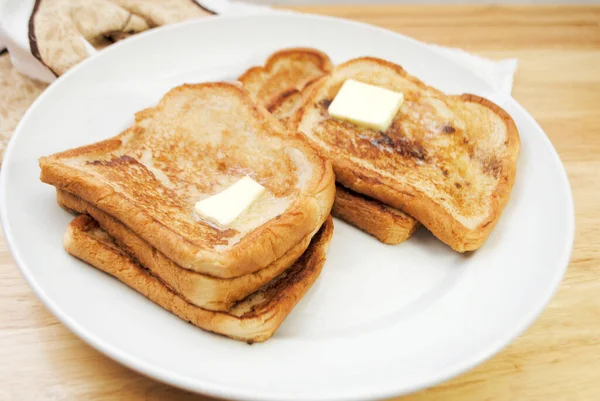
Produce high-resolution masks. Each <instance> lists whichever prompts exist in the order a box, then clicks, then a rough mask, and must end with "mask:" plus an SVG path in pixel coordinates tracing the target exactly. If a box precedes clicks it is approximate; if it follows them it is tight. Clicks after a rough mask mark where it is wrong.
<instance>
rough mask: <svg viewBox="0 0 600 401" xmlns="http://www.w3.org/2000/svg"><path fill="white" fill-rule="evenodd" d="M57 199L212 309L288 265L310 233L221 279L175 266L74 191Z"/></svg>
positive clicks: (248, 291) (188, 297)
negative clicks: (250, 269)
mask: <svg viewBox="0 0 600 401" xmlns="http://www.w3.org/2000/svg"><path fill="white" fill-rule="evenodd" d="M57 200H58V204H59V205H60V206H62V207H63V208H65V209H67V210H71V211H74V212H77V213H82V214H88V215H90V216H91V217H92V218H93V219H94V220H96V221H97V222H98V224H99V225H100V227H102V229H103V230H104V231H106V232H107V233H108V235H110V236H111V237H112V238H113V239H114V240H115V241H116V242H117V243H118V244H119V247H120V248H121V249H122V250H124V251H125V252H126V253H127V254H128V255H130V256H131V257H132V258H133V259H135V260H137V261H139V263H140V264H142V265H143V266H144V267H145V268H146V269H148V270H149V271H150V272H151V273H152V274H153V275H154V276H156V277H157V278H159V279H160V280H161V281H162V282H163V283H164V284H165V285H166V286H168V287H169V288H170V289H171V290H173V291H174V292H176V293H177V294H179V295H180V296H181V297H182V298H183V299H185V300H186V301H187V302H189V303H192V304H194V305H196V306H199V307H201V308H204V309H208V310H215V311H224V310H229V309H230V308H231V307H232V305H233V304H234V303H235V302H236V301H239V300H240V299H243V298H245V297H246V296H248V295H249V294H251V293H253V292H254V291H256V290H257V289H258V288H260V287H261V286H263V285H264V284H265V283H267V282H269V281H270V280H272V279H273V278H274V277H276V276H277V275H279V274H280V273H282V272H283V271H285V270H286V269H287V268H289V267H290V266H292V264H293V263H294V262H295V261H296V260H297V259H298V258H299V257H300V256H301V255H302V253H304V251H305V250H306V248H307V247H308V244H309V243H310V240H311V238H312V234H314V233H311V235H307V236H306V237H304V238H303V239H302V240H301V241H300V242H298V243H297V244H295V245H294V246H293V247H292V248H290V250H289V251H287V252H286V253H285V255H283V256H282V257H281V258H279V259H277V260H276V261H274V262H273V263H271V264H270V265H268V266H267V267H265V268H263V269H260V270H258V271H256V272H254V273H248V274H245V275H243V276H239V277H233V278H228V279H223V278H218V277H212V276H208V275H206V274H202V273H197V272H194V271H191V270H188V269H183V268H181V267H179V266H178V265H177V264H175V263H174V262H173V261H172V260H171V259H169V258H167V257H166V256H165V255H163V254H162V253H161V252H159V251H157V250H156V248H154V247H152V246H151V245H150V244H148V243H147V242H146V241H144V240H143V239H142V238H140V236H139V235H137V234H135V233H134V232H133V231H131V230H130V229H129V228H127V227H126V226H124V225H123V224H122V223H120V222H119V221H118V220H116V219H115V218H114V217H112V216H110V215H108V214H106V213H104V212H103V211H101V210H100V209H98V208H97V207H94V206H92V205H91V204H89V203H88V202H86V201H84V200H83V199H81V198H78V197H77V196H75V195H71V194H70V193H68V192H65V191H61V190H58V191H57ZM319 227H320V226H319ZM315 232H316V231H315Z"/></svg>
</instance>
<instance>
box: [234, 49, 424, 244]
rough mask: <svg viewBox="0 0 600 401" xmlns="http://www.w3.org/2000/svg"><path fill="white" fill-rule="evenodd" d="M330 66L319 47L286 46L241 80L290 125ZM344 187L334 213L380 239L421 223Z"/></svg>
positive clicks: (402, 235) (404, 234)
mask: <svg viewBox="0 0 600 401" xmlns="http://www.w3.org/2000/svg"><path fill="white" fill-rule="evenodd" d="M331 69H332V64H331V61H330V60H329V57H328V56H327V55H326V54H324V53H322V52H320V51H318V50H315V49H305V48H297V49H286V50H281V51H278V52H276V53H274V54H273V55H271V56H270V57H269V58H268V59H267V61H266V62H265V65H264V67H252V68H250V69H249V70H248V71H246V72H245V73H244V74H243V75H242V76H241V77H240V78H238V80H239V81H240V82H242V84H243V85H244V87H246V88H247V89H248V90H249V91H250V92H251V93H252V94H253V96H254V98H255V99H256V100H257V102H259V103H260V104H262V105H263V106H265V108H266V109H267V110H268V111H269V112H271V114H273V116H275V117H276V118H277V119H279V121H281V122H282V123H283V124H284V125H286V126H287V124H288V122H289V120H290V119H291V117H292V116H293V115H294V114H295V113H296V111H297V110H298V109H299V108H300V106H301V105H302V102H303V94H305V93H307V92H309V91H310V85H313V84H314V83H315V82H316V81H317V80H318V78H320V77H322V76H324V75H326V74H328V73H329V72H330V71H331ZM319 71H320V74H319ZM341 190H342V191H343V193H341V194H340V193H339V191H340V189H339V187H338V193H337V194H336V198H335V202H334V207H333V210H332V214H333V215H334V216H335V217H338V218H341V219H342V220H345V221H347V222H348V223H350V224H352V225H354V226H355V227H357V228H359V229H361V230H363V231H365V232H366V233H368V234H371V235H373V236H374V237H376V238H377V239H379V240H380V241H381V242H384V243H386V244H399V243H401V242H403V241H405V240H406V239H408V238H409V237H410V236H411V235H412V233H413V232H414V231H415V230H416V228H417V226H418V222H417V221H416V220H415V219H413V218H412V217H410V216H408V215H407V214H405V213H403V212H401V211H399V210H397V209H394V208H391V207H388V206H386V205H384V204H382V203H381V202H379V201H377V200H375V199H372V198H369V197H367V196H364V195H361V194H357V193H355V192H354V191H352V190H350V189H347V188H346V189H341ZM338 194H339V196H338Z"/></svg>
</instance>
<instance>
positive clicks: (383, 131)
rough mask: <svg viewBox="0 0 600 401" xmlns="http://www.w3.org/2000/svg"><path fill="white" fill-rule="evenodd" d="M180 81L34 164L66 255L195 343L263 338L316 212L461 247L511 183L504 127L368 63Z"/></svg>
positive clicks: (327, 223)
mask: <svg viewBox="0 0 600 401" xmlns="http://www.w3.org/2000/svg"><path fill="white" fill-rule="evenodd" d="M238 81H239V83H241V85H240V84H239V83H225V82H216V83H202V84H193V85H189V84H186V85H183V86H179V87H176V88H174V89H172V90H171V91H169V92H168V93H167V94H166V95H165V96H164V97H163V98H162V99H161V100H160V102H159V103H158V104H157V105H156V106H155V107H153V108H150V109H145V110H142V111H140V112H138V113H137V114H136V115H135V122H134V123H133V125H132V126H131V127H129V128H128V129H126V130H125V131H124V132H122V133H121V134H119V135H117V136H115V137H113V138H110V139H107V140H105V141H102V142H98V143H95V144H92V145H88V146H84V147H80V148H76V149H71V150H67V151H65V152H61V153H57V154H54V155H51V156H48V157H42V158H41V159H40V167H41V180H42V181H44V182H46V183H48V184H50V185H53V186H55V187H56V190H57V198H58V203H59V205H60V206H62V207H63V208H65V209H67V210H70V211H73V212H75V213H78V214H79V216H77V217H75V219H74V220H73V221H72V222H71V223H70V225H69V226H68V228H67V231H66V234H65V236H64V241H63V243H64V247H65V249H66V250H67V251H68V252H69V253H71V254H72V255H74V256H76V257H78V258H80V259H82V260H84V261H86V262H88V263H89V264H91V265H92V266H94V267H96V268H98V269H100V270H102V271H105V272H107V273H108V274H110V275H112V276H115V277H116V278H117V279H118V280H120V281H121V282H123V283H124V284H126V285H127V286H129V287H131V288H133V289H135V290H136V291H138V292H140V293H141V294H143V295H144V296H146V297H147V298H149V299H150V300H152V301H153V302H155V303H157V304H158V305H160V306H162V307H163V308H165V309H167V310H169V311H171V312H172V313H174V314H175V315H177V316H179V317H180V318H182V319H184V320H186V321H189V322H191V323H192V324H194V325H196V326H198V327H200V328H201V329H204V330H207V331H211V332H214V333H218V334H222V335H225V336H228V337H231V338H233V339H237V340H241V341H246V342H249V343H252V342H260V341H265V340H267V339H268V338H270V337H271V336H272V335H273V334H274V333H275V331H276V330H277V328H278V327H279V326H280V324H281V323H282V322H283V320H284V319H285V318H286V317H287V316H288V314H289V313H290V312H291V311H292V309H293V308H294V306H295V305H296V304H297V302H298V301H299V300H300V299H301V298H302V297H303V296H304V294H305V293H306V292H307V291H308V289H309V288H310V287H311V286H312V284H313V283H314V282H315V280H316V279H317V277H318V276H319V273H320V271H321V269H322V268H323V265H324V263H325V256H326V251H327V247H328V245H329V242H330V239H331V237H332V235H333V221H332V218H331V215H333V216H335V217H338V218H340V219H341V220H344V221H346V222H348V223H350V224H351V225H353V226H355V227H357V228H358V229H361V230H362V231H364V232H366V233H368V234H370V235H372V236H374V237H375V238H377V239H378V240H380V241H381V242H383V243H386V244H390V245H397V244H400V243H401V242H403V241H406V240H407V239H409V238H410V236H411V235H412V233H413V232H414V231H415V230H416V229H417V228H418V227H419V226H420V225H423V226H424V227H425V228H427V229H428V230H429V231H430V232H431V233H432V234H433V235H435V236H436V237H437V238H439V239H440V240H441V241H443V242H444V243H446V244H448V245H449V246H450V247H451V248H452V249H454V250H455V251H458V252H465V251H473V250H476V249H478V248H479V247H480V246H481V245H482V244H483V243H484V242H485V240H486V238H487V237H488V235H489V234H490V232H491V231H492V229H493V227H494V226H495V224H496V223H497V221H498V219H499V217H500V214H501V212H502V210H503V208H504V206H505V205H506V203H507V201H508V199H509V195H510V192H511V190H512V186H513V183H514V178H515V172H516V162H517V157H518V154H519V135H518V131H517V129H516V126H515V124H514V122H513V121H512V119H511V118H510V116H509V115H508V114H507V113H506V112H504V111H503V110H502V109H501V108H500V107H498V106H497V105H495V104H493V103H492V102H490V101H488V100H486V99H483V98H480V97H477V96H474V95H461V96H449V95H446V94H444V93H442V92H440V91H438V90H436V89H434V88H431V87H429V86H427V85H425V84H424V83H422V82H421V81H419V80H418V79H417V78H415V77H413V76H411V75H409V74H408V73H406V71H404V70H403V69H402V68H401V67H400V66H398V65H395V64H393V63H390V62H388V61H385V60H381V59H376V58H371V57H363V58H358V59H354V60H350V61H347V62H345V63H343V64H341V65H338V66H334V65H333V63H332V62H331V61H330V59H329V57H328V56H327V55H326V54H324V53H322V52H320V51H318V50H315V49H307V48H294V49H284V50H281V51H278V52H276V53H274V54H273V55H271V56H270V57H269V58H268V59H267V60H266V62H265V64H264V65H263V66H255V67H252V68H250V69H248V70H247V71H246V72H245V73H244V74H243V75H242V76H240V77H239V79H238Z"/></svg>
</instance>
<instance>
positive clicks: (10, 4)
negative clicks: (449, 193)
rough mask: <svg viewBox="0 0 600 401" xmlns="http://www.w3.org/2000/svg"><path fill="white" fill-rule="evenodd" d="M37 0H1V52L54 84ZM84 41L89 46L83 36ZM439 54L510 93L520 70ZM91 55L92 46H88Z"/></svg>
mask: <svg viewBox="0 0 600 401" xmlns="http://www.w3.org/2000/svg"><path fill="white" fill-rule="evenodd" d="M196 2H197V3H199V4H200V5H201V6H203V7H205V8H207V9H209V10H212V11H214V12H215V13H217V14H219V15H253V14H254V15H255V14H264V13H276V12H281V11H275V10H273V9H271V8H269V7H266V6H261V5H254V4H248V3H242V2H232V1H229V0H196ZM34 5H35V0H0V51H1V50H2V49H3V48H8V51H9V53H10V57H11V61H12V63H13V66H14V67H15V68H16V69H17V70H18V71H19V72H21V73H23V74H25V75H28V76H30V77H32V78H35V79H37V80H40V81H43V82H52V81H53V80H54V79H56V76H55V75H54V74H53V73H52V72H51V71H50V70H49V69H48V68H47V67H46V66H45V65H44V64H42V63H41V62H40V61H39V60H38V59H37V58H36V57H34V56H33V55H32V53H31V48H30V43H29V37H28V35H29V27H28V24H29V19H30V16H31V14H32V11H33V8H34ZM81 40H82V41H83V42H85V43H86V44H87V42H86V41H85V39H84V38H83V37H82V38H81ZM430 46H432V48H433V49H435V50H436V51H438V52H440V53H442V54H444V55H445V56H447V57H449V58H451V59H453V60H455V61H456V62H458V63H460V64H462V65H463V66H464V67H466V68H468V69H469V70H471V71H473V72H474V73H475V74H477V75H479V76H480V77H482V78H483V79H485V80H486V81H487V82H489V83H490V84H491V85H493V86H494V87H496V88H497V89H499V90H501V91H503V92H506V93H510V92H511V90H512V83H513V76H514V74H515V71H516V68H517V60H516V59H506V60H500V61H494V60H490V59H486V58H483V57H480V56H477V55H473V54H470V53H467V52H465V51H463V50H460V49H452V48H447V47H441V46H437V45H430ZM86 48H87V49H88V52H89V54H93V53H94V52H95V50H94V48H93V46H91V45H89V44H88V46H86Z"/></svg>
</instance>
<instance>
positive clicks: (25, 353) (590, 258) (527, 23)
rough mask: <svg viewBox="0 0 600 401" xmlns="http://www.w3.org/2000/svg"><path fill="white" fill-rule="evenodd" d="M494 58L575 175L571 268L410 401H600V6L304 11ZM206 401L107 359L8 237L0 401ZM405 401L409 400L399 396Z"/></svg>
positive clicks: (0, 323)
mask: <svg viewBox="0 0 600 401" xmlns="http://www.w3.org/2000/svg"><path fill="white" fill-rule="evenodd" d="M297 10H300V11H306V12H313V13H318V14H326V15H335V16H339V17H344V18H349V19H355V20H360V21H364V22H368V23H371V24H375V25H379V26H382V27H384V28H388V29H391V30H394V31H397V32H401V33H403V34H406V35H410V36H412V37H414V38H417V39H420V40H423V41H429V42H434V43H438V44H442V45H446V46H454V47H461V48H463V49H466V50H469V51H472V52H476V53H479V54H482V55H484V56H487V57H491V58H503V57H517V58H518V59H519V60H520V64H519V70H518V73H517V76H516V79H515V88H514V92H513V94H514V97H515V98H516V99H517V100H518V101H519V102H520V103H521V104H522V105H523V106H524V107H525V108H526V109H527V110H529V112H530V113H531V114H533V116H534V117H535V118H536V119H537V121H538V122H539V123H540V124H541V125H542V127H543V128H544V130H545V131H546V133H547V134H548V136H549V137H550V139H551V140H552V143H553V144H554V146H555V147H556V149H557V150H558V153H559V154H560V156H561V158H562V160H563V163H564V164H565V166H566V169H567V172H568V174H569V178H570V181H571V186H572V188H573V194H574V197H575V208H576V220H577V228H576V239H575V249H574V252H573V256H572V261H571V264H570V266H569V269H568V271H567V274H566V277H565V279H564V281H563V282H562V284H561V286H560V289H559V291H558V293H557V294H556V296H555V297H554V299H553V300H552V301H551V303H550V305H549V306H548V308H547V309H546V311H545V312H544V313H543V314H542V316H541V317H540V318H539V319H538V320H537V322H536V323H534V325H533V326H532V327H531V328H530V329H529V330H528V331H527V332H526V333H525V334H523V335H522V336H521V337H520V338H518V339H517V340H516V341H514V342H513V343H512V344H511V345H510V346H509V347H508V348H506V349H505V350H504V351H502V352H501V353H500V354H498V355H497V356H495V357H493V358H492V359H491V360H489V361H487V362H485V363H483V364H482V365H480V366H479V367H477V368H475V369H474V370H472V371H471V372H469V373H467V374H464V375H462V376H460V377H458V378H455V379H453V380H450V381H448V382H446V383H443V384H441V385H439V386H437V387H434V388H431V389H429V390H426V391H422V392H419V393H416V394H413V395H410V396H407V397H403V398H401V399H402V400H409V401H414V400H443V399H452V400H454V399H460V400H473V401H475V400H477V401H480V400H599V399H600V207H599V199H600V180H599V179H600V8H593V7H560V6H556V7H554V6H552V7H538V6H528V7H501V6H457V7H451V6H445V7H440V6H359V7H357V6H347V7H337V6H336V7H325V6H319V7H304V8H297ZM101 399H102V400H105V399H122V400H133V401H136V400H165V399H173V400H207V399H209V398H207V397H203V396H198V395H193V394H189V393H186V392H184V391H181V390H178V389H175V388H172V387H169V386H167V385H164V384H161V383H158V382H155V381H153V380H151V379H148V378H146V377H144V376H141V375H139V374H137V373H135V372H133V371H131V370H129V369H127V368H124V367H122V366H120V365H119V364H117V363H116V362H113V361H112V360H110V359H108V358H106V357H104V356H103V355H101V354H100V353H98V352H97V351H95V350H93V349H92V348H91V347H89V346H88V345H86V344H85V343H83V342H82V341H81V340H79V339H78V338H77V337H75V336H74V335H73V334H71V333H70V332H69V331H68V330H67V329H66V328H65V327H63V326H62V324H60V323H59V322H58V321H57V320H56V319H55V318H54V317H53V316H52V315H51V314H50V313H49V312H48V311H47V310H46V309H45V308H44V306H42V305H41V303H40V302H39V301H38V300H37V298H36V297H35V295H34V294H33V292H32V291H31V289H30V288H29V287H28V286H27V284H26V283H25V281H24V280H23V278H22V276H21V274H20V273H19V272H18V270H17V268H16V267H15V265H14V262H13V261H12V259H11V256H10V254H9V252H8V250H7V247H6V244H5V242H4V240H3V239H2V238H0V400H1V401H4V400H19V401H21V400H101ZM399 399H400V398H399Z"/></svg>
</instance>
